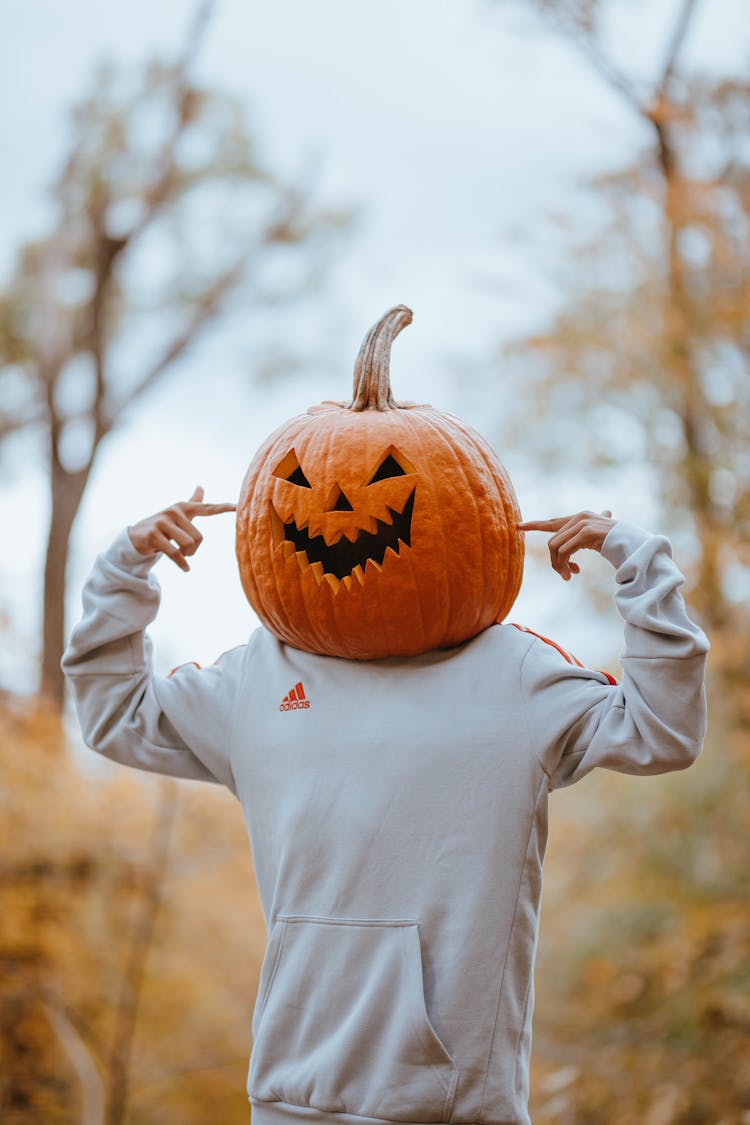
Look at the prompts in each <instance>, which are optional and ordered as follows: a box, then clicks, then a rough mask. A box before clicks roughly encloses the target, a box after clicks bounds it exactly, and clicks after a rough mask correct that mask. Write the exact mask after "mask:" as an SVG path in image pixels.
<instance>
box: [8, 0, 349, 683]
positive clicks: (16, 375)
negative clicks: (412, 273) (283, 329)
mask: <svg viewBox="0 0 750 1125" xmlns="http://www.w3.org/2000/svg"><path fill="white" fill-rule="evenodd" d="M212 8H213V2H212V0H205V2H202V3H200V4H199V6H198V9H197V11H196V15H195V18H194V21H193V23H192V26H191V28H190V31H189V34H188V36H187V41H186V44H185V47H184V50H183V51H182V55H181V57H180V58H179V59H178V60H177V61H176V62H174V63H162V62H153V63H151V64H149V65H148V66H147V67H146V68H145V70H144V72H143V74H142V76H141V78H140V80H139V83H138V85H137V86H136V88H135V89H134V90H133V91H132V92H128V91H127V90H121V89H119V88H118V75H117V73H116V72H115V70H114V68H113V67H112V66H110V65H105V66H103V67H102V68H101V70H100V72H99V74H98V77H97V81H96V84H95V88H94V90H93V92H92V94H91V95H90V96H89V97H88V98H86V99H85V100H83V101H82V103H81V104H79V105H77V106H76V107H75V109H74V111H73V114H72V119H71V121H72V139H71V146H70V152H69V155H68V157H67V159H66V160H65V162H64V166H63V168H62V170H61V172H60V174H59V176H58V177H57V179H56V181H55V183H54V185H53V187H52V192H51V195H52V201H53V204H54V207H55V210H56V219H55V222H54V226H53V228H52V229H51V231H50V232H49V234H47V235H46V236H44V237H43V238H41V239H39V240H38V241H35V242H32V243H29V244H27V245H25V246H24V247H23V248H22V249H21V250H20V252H19V255H18V260H17V263H16V267H15V272H14V274H13V276H12V278H11V280H10V281H9V283H8V285H7V287H6V288H5V291H4V292H0V391H2V392H3V395H2V397H3V401H4V402H5V403H6V405H5V406H4V407H3V408H2V409H0V439H2V438H4V437H7V436H9V435H10V434H13V433H15V432H17V431H18V430H25V429H30V428H36V429H37V430H39V431H41V432H42V433H44V435H45V437H46V444H47V452H48V464H49V484H50V496H51V517H50V526H49V536H48V541H47V550H46V562H45V572H44V623H43V646H42V661H41V683H42V690H43V691H44V693H45V694H47V695H48V696H49V697H50V698H51V699H53V700H55V701H57V703H58V704H59V703H61V702H62V698H63V678H62V673H61V671H60V666H59V665H60V657H61V655H62V650H63V638H64V595H65V578H66V567H67V559H68V547H69V542H70V535H71V529H72V526H73V522H74V520H75V518H76V515H77V513H78V510H79V508H80V505H81V501H82V498H83V495H84V491H85V489H86V485H87V483H88V481H89V478H90V476H91V471H92V469H93V467H94V464H95V462H96V459H97V456H98V454H99V451H100V449H101V446H102V443H103V441H104V439H105V438H106V437H107V435H108V434H109V433H111V432H112V430H114V429H115V428H116V427H117V426H118V425H119V424H120V422H121V420H122V418H123V416H124V414H125V412H126V411H127V410H128V409H129V407H131V406H132V404H133V403H135V402H136V401H137V400H139V399H140V398H141V397H142V396H143V395H144V393H145V392H146V391H148V390H149V389H151V388H152V387H154V386H155V384H157V383H158V382H159V381H160V380H162V379H163V377H164V376H165V375H166V374H167V373H168V372H170V371H172V370H174V369H176V368H177V366H178V365H179V362H180V361H181V360H182V359H184V357H185V356H186V353H188V352H189V349H190V348H191V347H193V346H194V345H195V344H196V342H197V341H198V339H199V337H200V336H201V334H202V333H204V332H205V330H206V328H207V327H208V326H209V325H210V324H211V322H213V321H215V320H216V318H217V317H218V316H219V315H220V314H221V313H222V312H223V310H224V308H225V306H226V304H227V302H228V299H229V298H230V296H232V295H233V294H235V293H236V292H238V291H240V290H241V289H242V287H243V286H248V289H249V291H251V295H249V296H248V300H251V301H253V302H255V303H256V304H260V303H261V301H262V300H263V299H264V291H263V285H262V283H261V282H260V281H258V280H257V279H258V277H259V275H260V274H261V273H262V268H263V265H264V263H266V262H268V261H270V260H272V259H273V257H274V255H279V254H283V253H287V254H291V255H295V254H296V255H297V261H298V262H299V263H302V262H303V261H304V262H305V263H307V271H308V274H309V276H308V277H305V276H304V269H302V267H301V266H300V269H301V274H300V278H299V279H298V280H296V281H292V282H290V283H288V285H287V288H286V289H285V290H282V291H281V292H275V293H273V294H270V295H269V294H268V293H266V294H265V297H266V298H269V297H270V298H272V299H275V300H278V299H282V300H283V299H284V298H285V297H286V296H294V295H298V294H299V292H300V291H301V290H302V289H304V287H305V286H306V285H309V283H310V278H311V277H313V276H314V268H313V267H314V262H315V259H316V249H315V248H320V246H321V245H322V244H323V242H324V241H325V240H326V239H329V238H330V237H331V235H332V234H333V233H334V232H335V231H336V230H337V229H339V228H341V227H343V226H345V225H346V222H347V220H348V217H349V216H348V215H346V214H345V213H344V212H343V211H341V212H335V211H333V210H323V209H316V208H315V207H314V206H313V204H312V201H311V198H310V188H309V186H306V185H304V184H303V185H295V184H284V183H282V182H280V181H279V180H278V178H277V177H275V176H273V175H272V174H271V173H270V172H269V171H268V170H267V169H266V168H265V167H264V166H263V165H262V164H261V163H260V161H259V159H258V157H257V155H256V151H255V145H254V143H253V141H252V139H251V137H250V136H249V134H248V132H247V127H246V124H245V115H244V111H243V108H242V106H241V105H240V103H239V102H237V101H235V100H233V99H232V98H230V97H229V96H227V95H223V94H218V93H214V92H211V91H210V90H208V89H204V88H202V87H201V86H199V85H198V84H197V83H196V82H195V81H194V80H193V79H192V77H191V72H192V69H193V65H194V62H195V58H196V54H197V51H198V48H199V46H200V43H201V40H202V37H203V35H204V32H205V29H206V26H207V24H208V21H209V17H210V15H211V11H212ZM155 129H156V131H157V133H158V135H157V137H156V139H155V140H149V134H150V133H153V132H154V130H155ZM222 186H223V187H225V188H226V187H230V188H231V190H232V193H233V194H232V201H231V206H229V207H227V206H226V203H224V206H223V209H220V222H219V224H218V230H217V229H216V227H215V226H213V225H212V226H211V229H210V230H209V229H208V227H207V224H206V221H205V219H203V218H199V217H196V214H197V211H196V208H197V203H198V202H199V201H200V200H206V199H208V198H210V197H211V193H212V191H213V192H216V191H217V190H218V189H220V188H221V187H222ZM191 208H192V210H191ZM215 210H216V208H215ZM246 216H247V217H246ZM201 233H205V235H207V236H208V235H210V242H211V245H210V249H209V251H208V252H205V251H204V252H203V253H201V252H200V251H198V252H196V251H195V250H194V249H192V248H191V236H196V237H197V236H198V235H200V234H201ZM160 239H161V240H163V241H164V242H166V252H165V250H164V249H162V251H161V260H162V261H163V260H164V257H165V254H166V257H167V258H168V260H170V261H171V262H172V265H173V275H172V279H171V284H170V285H169V286H167V287H166V292H163V293H162V294H160V295H159V297H158V298H157V299H156V300H157V308H158V312H159V314H160V320H161V322H162V324H165V325H168V326H169V327H170V329H171V334H169V335H167V338H166V340H163V341H162V342H161V344H160V347H159V351H158V354H157V355H156V356H155V358H153V359H151V360H150V362H146V363H144V364H143V366H142V369H141V370H140V371H138V372H137V374H136V375H135V376H133V375H132V374H131V375H129V376H128V377H127V378H124V377H123V374H122V372H121V371H120V372H118V368H117V352H118V345H119V344H120V342H121V341H120V338H119V335H118V333H119V332H121V333H123V334H124V333H125V331H126V330H127V333H128V335H129V337H130V339H133V338H137V337H138V334H139V323H142V322H143V321H145V320H146V318H147V316H148V312H149V311H150V310H148V309H146V308H144V307H142V308H139V307H138V305H137V303H136V301H135V300H134V299H133V296H132V293H133V290H134V289H135V288H136V286H135V285H134V284H133V282H132V281H131V276H133V275H135V276H136V278H140V279H141V280H142V278H143V267H141V272H140V274H139V273H138V255H139V254H140V255H144V254H148V253H149V252H150V253H152V254H153V253H154V252H155V251H154V246H155V245H157V244H158V243H159V240H160ZM222 259H223V260H222ZM207 263H210V265H207ZM217 263H218V264H217ZM162 335H163V333H162ZM71 385H75V394H73V395H71V393H70V391H71Z"/></svg>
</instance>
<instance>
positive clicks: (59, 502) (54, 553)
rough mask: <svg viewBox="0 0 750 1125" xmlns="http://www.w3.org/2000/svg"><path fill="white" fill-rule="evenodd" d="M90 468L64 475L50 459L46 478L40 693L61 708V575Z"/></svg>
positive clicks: (63, 595)
mask: <svg viewBox="0 0 750 1125" xmlns="http://www.w3.org/2000/svg"><path fill="white" fill-rule="evenodd" d="M90 470H91V465H90V464H89V465H87V466H86V467H85V468H83V469H81V470H79V471H78V472H76V473H68V472H66V471H65V469H63V468H62V466H61V465H59V464H58V463H56V458H53V463H52V467H51V478H50V485H51V487H50V492H51V501H52V513H51V516H50V525H49V535H48V538H47V555H46V559H45V566H44V626H43V634H42V635H43V649H42V684H41V690H42V694H43V695H45V696H46V697H47V698H48V699H49V700H50V701H51V702H52V703H54V704H55V705H56V706H57V707H59V708H62V705H63V697H64V687H65V680H64V677H63V673H62V669H61V667H60V659H61V657H62V654H63V648H64V646H65V574H66V570H67V566H68V550H69V547H70V533H71V530H72V528H73V523H74V521H75V518H76V515H77V514H78V509H79V507H80V506H81V500H82V498H83V492H84V489H85V487H86V481H87V480H88V477H89V472H90Z"/></svg>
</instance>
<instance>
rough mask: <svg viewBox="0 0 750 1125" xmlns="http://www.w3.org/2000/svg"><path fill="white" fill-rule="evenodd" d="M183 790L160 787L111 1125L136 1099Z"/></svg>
mask: <svg viewBox="0 0 750 1125" xmlns="http://www.w3.org/2000/svg"><path fill="white" fill-rule="evenodd" d="M178 798H179V790H178V788H177V785H176V783H175V782H174V781H164V782H162V784H161V787H160V793H159V804H158V809H157V814H156V824H155V826H154V833H153V838H152V842H151V846H150V848H149V854H150V856H151V865H150V868H149V870H148V871H146V872H144V875H143V879H142V883H141V887H140V890H141V902H140V905H139V910H138V913H137V915H136V917H135V921H134V925H133V930H132V933H131V935H130V947H129V950H128V954H127V958H126V962H125V967H124V970H123V975H122V982H121V986H120V995H119V998H118V1000H117V1003H116V1006H115V1013H114V1036H113V1042H112V1049H111V1051H110V1055H109V1066H108V1075H107V1086H108V1091H107V1113H106V1125H123V1123H124V1122H125V1120H126V1117H127V1110H128V1096H129V1093H130V1077H131V1075H130V1067H131V1059H132V1054H133V1041H134V1039H135V1030H136V1023H137V1020H138V1009H139V1005H140V1001H141V992H142V989H143V985H144V981H145V978H146V962H147V960H148V955H149V953H150V952H151V947H152V945H153V941H154V929H155V926H156V918H157V915H158V913H159V908H160V906H161V901H162V896H163V893H164V881H165V878H166V872H167V862H168V859H169V848H170V844H171V840H172V828H173V826H174V819H175V814H176V812H177V801H178Z"/></svg>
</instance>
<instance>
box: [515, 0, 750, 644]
mask: <svg viewBox="0 0 750 1125" xmlns="http://www.w3.org/2000/svg"><path fill="white" fill-rule="evenodd" d="M531 7H532V8H534V9H536V10H537V11H538V12H539V13H541V15H542V16H543V17H544V18H545V19H546V20H548V21H549V24H550V25H551V26H552V27H554V28H555V29H556V30H557V31H558V32H559V33H560V34H561V35H563V36H565V37H566V38H567V39H568V40H569V41H570V42H571V44H572V45H574V47H575V48H576V49H577V51H578V52H579V56H580V57H581V58H582V59H584V60H585V61H586V62H587V64H588V65H589V66H590V67H591V68H592V70H594V71H595V72H597V73H598V74H599V75H600V77H601V79H602V81H603V82H604V83H606V85H607V86H609V88H610V89H612V90H614V91H615V92H616V93H617V95H618V96H619V98H620V100H621V103H622V104H623V106H624V107H625V108H626V110H627V111H628V112H630V113H631V114H633V115H634V116H635V117H636V118H637V119H638V120H639V121H640V123H641V124H642V125H643V127H644V136H645V137H649V136H650V138H651V143H650V144H647V145H646V146H645V147H644V149H643V150H642V151H641V152H639V153H638V154H637V156H636V158H635V160H634V162H633V164H632V165H631V166H630V167H626V168H623V169H621V170H618V171H617V172H613V173H608V174H606V175H603V176H601V177H599V178H598V179H597V180H596V181H595V182H594V184H593V185H592V186H593V189H594V191H595V192H596V193H597V195H598V198H599V199H600V200H603V201H606V203H607V206H608V211H609V216H610V223H609V226H608V228H607V229H605V230H603V231H600V232H598V234H597V237H596V239H595V240H594V241H593V242H592V243H590V244H588V245H584V246H581V247H579V255H578V257H577V258H576V260H575V261H574V263H573V269H572V276H571V278H570V286H569V290H568V295H567V296H566V300H565V303H564V305H563V308H562V311H561V312H560V313H559V315H558V316H557V317H556V319H555V321H554V323H553V324H552V325H551V326H550V327H549V329H546V330H542V331H540V332H539V333H536V334H535V335H534V336H533V337H529V338H527V339H525V340H518V341H514V342H513V345H512V347H511V348H510V349H508V350H507V351H506V352H505V358H506V359H507V358H508V357H509V356H511V355H515V356H516V357H518V358H519V360H520V362H521V363H522V364H523V365H524V367H525V369H526V371H527V373H532V375H533V377H532V378H531V383H532V384H533V385H534V386H535V387H536V390H537V391H538V392H539V394H540V396H542V395H543V396H544V402H545V404H546V406H547V408H548V409H549V408H550V407H552V404H553V403H557V409H556V410H555V416H556V417H559V418H560V417H565V415H566V414H567V415H568V416H570V415H576V416H577V418H578V419H579V423H580V428H581V432H580V433H579V435H578V438H579V441H582V442H583V443H584V447H588V449H589V450H590V451H594V452H595V453H597V454H598V455H599V456H601V458H602V459H603V460H606V459H610V460H611V459H612V458H613V456H614V453H613V449H612V446H611V443H610V445H609V447H607V443H608V442H609V437H610V436H611V427H610V426H607V425H600V424H599V420H600V418H601V417H602V416H603V413H604V411H606V410H610V411H611V410H612V408H615V409H616V411H617V413H618V414H619V416H620V417H621V418H622V419H625V418H627V419H628V420H629V423H630V424H631V426H633V428H635V429H636V430H637V432H638V434H639V435H640V439H641V442H642V449H643V450H644V451H645V454H646V457H647V459H648V460H649V462H650V464H651V467H652V470H653V473H654V478H655V482H656V484H657V487H658V488H659V489H660V491H661V495H662V498H663V499H664V500H665V502H666V503H667V504H669V503H670V502H671V503H674V502H675V501H677V503H678V505H679V506H680V507H681V508H682V509H683V510H686V511H688V512H689V513H690V514H691V518H692V521H693V531H694V534H695V541H696V545H697V548H698V550H697V554H698V558H697V564H696V567H695V573H694V576H693V577H694V588H693V592H692V594H691V597H692V600H693V603H694V604H695V605H697V607H698V609H699V610H700V612H701V615H702V619H703V620H704V622H705V623H706V625H707V626H708V628H709V629H710V630H711V631H712V632H714V633H715V632H716V631H717V630H722V629H724V628H725V627H726V626H728V625H729V624H730V623H731V624H732V627H736V625H737V613H736V605H735V604H734V602H733V599H732V596H731V591H730V588H729V585H730V584H729V578H730V575H731V574H732V573H734V574H735V576H736V572H737V570H738V568H740V569H744V568H747V567H748V565H749V564H750V555H748V551H747V545H746V544H747V539H748V535H747V533H748V531H749V530H750V474H748V469H747V453H746V450H747V444H748V439H750V395H749V394H748V380H747V375H748V369H749V367H750V318H749V317H748V314H747V309H748V307H749V306H748V296H750V255H749V254H748V249H747V237H746V231H747V229H748V224H749V223H750V206H749V204H750V164H749V162H748V160H747V155H746V154H747V151H748V149H747V145H748V141H749V140H750V126H749V124H748V123H750V83H748V82H746V81H743V80H739V79H732V78H727V79H724V80H715V79H710V78H708V77H702V76H698V75H695V74H690V73H689V72H687V71H686V70H685V68H684V67H683V66H682V65H681V60H682V57H683V54H684V47H685V43H686V41H687V38H688V35H689V33H690V31H691V29H692V27H693V24H694V22H695V19H696V15H697V13H698V9H699V5H698V2H697V0H683V2H682V3H681V4H680V5H679V6H678V8H677V9H676V11H675V16H674V23H673V27H672V28H671V31H670V33H669V35H668V37H667V41H666V43H665V47H664V51H663V58H662V61H661V65H660V67H659V70H658V73H657V74H656V75H655V76H654V77H653V79H652V80H650V81H648V80H644V79H636V78H635V77H631V76H629V75H628V74H627V73H626V72H625V71H624V70H623V69H622V68H621V66H619V65H618V64H617V63H616V62H615V61H613V59H612V58H611V57H610V55H609V54H608V53H607V50H606V47H605V45H604V39H603V35H602V33H601V31H600V24H601V22H602V16H603V15H604V14H606V12H607V11H608V9H609V5H608V3H607V2H606V0H531ZM566 405H567V411H566V409H565V407H566ZM548 436H549V435H548V433H547V434H546V435H545V437H548ZM568 445H569V448H570V443H568ZM576 448H577V450H580V449H581V445H580V444H578V445H577V446H576Z"/></svg>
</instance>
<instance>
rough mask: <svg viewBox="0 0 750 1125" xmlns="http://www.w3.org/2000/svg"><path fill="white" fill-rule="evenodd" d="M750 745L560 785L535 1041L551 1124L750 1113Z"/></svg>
mask: <svg viewBox="0 0 750 1125" xmlns="http://www.w3.org/2000/svg"><path fill="white" fill-rule="evenodd" d="M748 765H750V761H748V748H747V744H746V742H745V741H744V740H742V739H740V738H735V739H731V738H730V739H727V737H726V736H725V735H724V734H723V733H722V732H720V731H718V730H713V732H712V734H711V736H710V737H709V739H708V741H707V743H706V746H705V749H704V751H703V755H702V756H701V758H699V760H698V762H697V763H696V764H695V765H694V766H692V767H691V769H689V770H687V771H685V772H684V773H679V774H670V775H666V776H664V777H657V778H630V777H624V776H620V775H617V774H612V773H608V772H605V771H600V772H599V773H598V774H593V775H592V776H591V777H590V778H586V779H585V780H584V781H582V782H581V783H580V784H579V785H577V786H575V787H573V788H571V789H569V790H565V791H564V793H557V794H553V796H552V798H551V803H550V814H551V830H550V840H549V847H548V855H547V859H546V862H545V869H544V894H543V899H542V920H541V934H540V946H539V954H538V960H537V970H536V986H537V1003H536V1013H535V1020H534V1043H533V1048H532V1099H531V1108H532V1119H533V1121H534V1122H535V1125H536V1123H539V1125H543V1123H547V1122H555V1123H560V1125H568V1123H571V1125H584V1123H585V1125H747V1122H748V1121H750V911H748V902H749V901H750V866H749V865H748V847H747V823H748V808H749V807H750V780H749V773H748Z"/></svg>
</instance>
